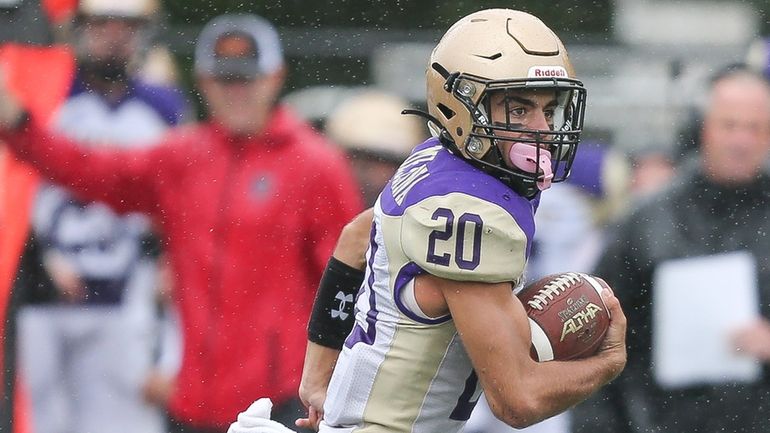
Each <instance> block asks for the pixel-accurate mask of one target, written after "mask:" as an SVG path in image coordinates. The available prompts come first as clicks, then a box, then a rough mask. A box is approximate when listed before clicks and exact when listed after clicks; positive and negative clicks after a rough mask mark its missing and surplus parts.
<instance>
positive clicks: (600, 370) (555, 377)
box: [487, 353, 625, 428]
mask: <svg viewBox="0 0 770 433" xmlns="http://www.w3.org/2000/svg"><path fill="white" fill-rule="evenodd" d="M624 359H625V358H624V356H622V355H621V354H619V353H618V354H613V353H604V354H602V355H600V356H594V357H591V358H587V359H582V360H576V361H551V362H543V363H536V365H535V366H534V367H533V368H532V369H531V370H529V371H530V374H527V375H524V376H522V377H521V378H520V380H519V382H518V383H515V384H510V386H509V387H508V390H509V393H508V395H501V393H497V395H495V394H496V393H494V392H492V393H487V394H488V396H487V398H488V400H489V403H490V407H491V408H492V411H493V413H495V415H496V416H497V417H498V418H500V419H501V420H502V421H504V422H506V423H508V424H509V425H511V426H513V427H516V428H523V427H526V426H529V425H532V424H535V423H537V422H540V421H542V420H544V419H546V418H550V417H552V416H554V415H556V414H559V413H561V412H563V411H565V410H567V409H569V408H570V407H572V406H574V405H576V404H577V403H580V402H581V401H583V400H585V399H586V398H588V397H589V396H590V395H591V394H593V393H594V392H596V391H597V390H598V389H599V388H601V387H602V386H604V385H606V384H607V383H609V382H610V381H612V379H614V378H615V377H616V376H617V375H618V374H619V372H620V371H621V370H622V369H623V365H624V364H625V363H624Z"/></svg>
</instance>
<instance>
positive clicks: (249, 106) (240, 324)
mask: <svg viewBox="0 0 770 433" xmlns="http://www.w3.org/2000/svg"><path fill="white" fill-rule="evenodd" d="M195 73H196V77H197V79H198V86H199V88H200V89H201V91H202V94H203V97H204V100H205V102H206V104H207V108H208V109H209V113H210V115H211V121H209V122H205V123H202V124H199V125H194V126H191V127H189V128H181V129H179V130H178V131H175V132H174V133H172V134H169V135H168V136H167V137H166V138H165V139H164V140H162V141H161V143H160V144H158V145H157V146H155V147H153V148H149V149H142V150H123V151H118V150H109V149H105V148H104V147H101V148H91V149H82V148H79V147H77V145H76V143H75V142H72V141H69V140H67V139H65V138H63V137H60V136H56V135H51V134H50V133H48V132H46V131H44V130H43V129H41V128H40V127H39V126H37V125H36V124H35V123H34V122H26V123H24V124H23V127H19V126H21V123H20V122H14V120H19V119H20V117H16V116H12V115H6V116H5V118H4V119H0V125H5V126H6V127H10V126H13V125H17V128H12V129H11V130H10V131H7V132H6V133H5V134H2V135H3V138H4V139H6V141H7V142H8V143H9V144H10V147H11V148H13V149H15V151H16V152H17V153H18V154H19V155H21V156H22V157H23V158H25V159H26V160H28V161H30V162H32V163H33V164H35V165H36V166H37V167H38V168H39V169H40V170H41V171H42V173H44V174H45V175H46V176H49V177H52V178H55V179H57V180H58V181H60V182H62V183H65V184H68V185H70V186H71V187H72V188H73V189H74V190H75V191H77V193H78V194H79V196H81V197H84V198H85V197H87V198H90V199H95V200H104V201H105V202H107V203H109V204H110V205H111V206H112V207H114V208H115V209H117V210H119V211H128V210H138V211H143V212H146V213H148V214H150V215H152V217H153V218H154V220H155V222H157V224H158V225H159V226H160V227H161V229H162V233H163V235H164V241H165V242H166V244H167V246H168V253H169V257H170V260H171V263H172V269H173V272H174V275H175V281H174V286H175V291H174V296H175V297H176V300H177V301H178V305H179V307H180V317H181V322H182V327H183V336H184V344H183V346H184V353H183V358H182V366H181V370H180V372H179V375H178V378H177V385H176V388H175V390H174V392H173V394H172V396H171V400H170V405H169V411H170V414H171V417H172V418H173V419H172V426H171V430H172V431H173V432H185V433H191V432H222V431H225V430H226V429H227V426H228V425H229V424H230V421H231V419H232V415H233V414H234V413H237V412H238V411H239V410H241V408H242V407H244V406H246V405H247V403H249V402H250V401H251V399H252V398H253V396H254V395H268V396H270V397H271V398H272V399H273V401H274V402H275V403H276V407H275V408H274V411H273V416H274V418H276V419H278V420H283V421H284V422H286V423H288V422H292V421H293V420H294V419H295V418H297V417H299V416H300V415H301V414H302V406H301V403H300V402H299V400H298V399H297V398H296V392H297V387H298V383H299V378H300V377H299V376H300V373H301V371H302V362H303V353H304V347H305V336H306V332H307V331H306V329H305V324H306V318H307V317H308V315H309V313H310V307H311V304H312V302H313V294H314V290H315V285H316V283H317V282H318V280H319V279H320V277H321V272H322V271H323V269H324V267H325V264H326V261H327V259H328V257H329V255H330V254H331V252H332V248H333V247H334V243H335V241H336V238H337V235H338V234H339V232H340V230H341V228H342V226H343V225H344V224H345V223H346V222H347V221H349V220H350V219H351V218H352V217H353V216H354V215H355V214H356V213H357V212H358V211H360V209H361V207H362V206H361V202H360V198H359V197H358V193H357V191H356V188H355V181H354V180H353V176H352V174H351V173H350V171H349V168H348V167H347V164H346V162H345V159H344V156H343V155H342V154H341V153H339V152H338V151H336V150H335V149H334V148H333V147H331V146H330V145H329V144H327V143H326V142H325V141H324V140H323V139H322V138H321V137H320V136H319V135H318V134H316V133H315V132H314V131H312V129H311V128H310V127H309V126H308V125H307V124H305V123H302V122H300V121H299V120H297V119H296V117H295V116H294V115H293V114H292V113H291V112H290V111H289V110H287V109H286V108H285V107H283V106H280V105H276V104H275V101H276V97H277V95H278V93H279V92H280V89H281V87H282V84H283V78H284V66H283V56H282V50H281V45H280V42H279V39H278V35H277V32H276V31H275V29H274V28H273V26H272V25H271V24H270V23H268V22H267V21H265V20H263V19H261V18H259V17H256V16H253V15H225V16H221V17H219V18H216V19H214V20H212V21H211V22H209V23H208V24H207V25H206V27H205V28H204V29H203V31H202V33H201V35H200V37H199V40H198V43H197V46H196V54H195ZM0 90H2V89H0ZM0 97H1V96H0ZM9 112H11V113H13V112H14V110H9ZM14 117H15V119H12V118H14ZM119 353H122V354H123V355H125V354H126V351H125V350H122V349H121V351H120V352H119ZM102 420H103V422H104V420H105V418H104V416H103V414H102ZM100 431H103V429H102V430H100ZM124 431H125V430H124Z"/></svg>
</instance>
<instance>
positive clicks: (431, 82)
mask: <svg viewBox="0 0 770 433" xmlns="http://www.w3.org/2000/svg"><path fill="white" fill-rule="evenodd" d="M538 89H539V90H545V91H548V92H554V94H555V95H556V101H557V102H556V105H555V106H554V107H553V111H552V112H551V111H549V116H550V118H549V121H548V125H547V127H546V128H538V129H532V128H527V127H526V125H523V124H521V123H515V122H513V121H511V119H510V116H509V115H508V114H507V113H509V109H508V106H507V105H506V107H505V112H506V119H505V120H506V121H505V122H500V121H495V122H493V121H492V119H491V118H490V117H491V110H492V107H491V106H490V100H491V95H493V94H495V93H496V92H504V94H506V95H509V94H510V95H516V94H519V93H521V92H527V91H533V90H538ZM501 99H503V101H508V100H509V97H507V96H506V97H504V98H501ZM427 103H428V112H429V114H430V116H431V118H432V121H433V122H434V123H438V126H439V128H438V129H440V131H438V130H436V129H435V128H434V132H438V133H439V134H440V135H441V137H442V142H444V143H445V144H447V145H448V146H449V148H450V149H451V150H453V151H455V152H456V153H459V154H461V155H462V157H464V158H466V159H468V160H469V161H470V162H471V163H472V164H474V165H475V166H477V167H479V168H481V169H483V170H485V171H486V172H488V173H490V174H492V175H494V176H496V177H497V178H499V179H500V180H502V181H503V182H505V183H506V184H508V185H509V186H511V187H512V188H514V190H516V191H517V192H519V193H520V194H522V195H523V196H525V197H532V196H534V195H535V194H536V193H537V192H538V190H540V189H544V188H543V186H542V185H543V183H544V177H545V176H547V177H548V182H547V183H548V184H550V182H551V181H553V182H559V181H563V180H565V179H566V178H567V176H568V175H569V172H570V168H571V166H572V161H573V160H574V157H575V151H576V150H577V145H578V141H579V137H580V132H581V129H582V127H583V116H584V111H585V103H586V90H585V88H584V87H583V84H582V83H581V82H580V81H578V80H576V79H575V78H574V71H573V69H572V64H571V63H570V61H569V58H568V57H567V51H566V50H565V48H564V45H563V44H562V43H561V41H560V40H559V38H558V37H557V36H556V35H555V34H554V33H553V32H552V31H551V30H550V29H549V28H548V27H547V26H546V25H545V24H543V22H542V21H540V20H539V19H538V18H536V17H534V16H532V15H530V14H528V13H525V12H520V11H514V10H509V9H488V10H483V11H479V12H476V13H473V14H470V15H468V16H466V17H464V18H462V19H461V20H460V21H458V22H457V23H455V24H454V25H453V26H452V27H451V28H450V29H449V30H448V31H447V32H446V34H444V36H443V37H442V39H441V41H440V42H439V43H438V45H437V46H436V48H435V49H434V50H433V52H432V54H431V57H430V64H429V65H428V70H427ZM505 103H506V104H507V102H505ZM434 126H435V125H434ZM512 136H516V138H511V137H512ZM504 141H509V142H512V141H515V142H516V143H519V145H521V144H522V143H523V144H524V145H530V146H531V148H530V149H529V150H527V152H526V155H527V156H526V157H525V158H527V159H528V160H530V162H532V164H524V165H518V166H513V167H512V166H509V165H508V164H506V163H505V160H504V158H503V155H502V152H501V149H500V146H499V145H501V144H502V143H503V142H504ZM530 146H525V147H530ZM533 148H534V149H533ZM535 149H536V150H535ZM544 153H547V154H548V157H549V158H546V159H543V158H541V154H544ZM533 158H534V160H532V159H533ZM542 161H548V162H547V163H546V164H547V165H548V167H547V168H546V169H544V168H545V167H543V162H542Z"/></svg>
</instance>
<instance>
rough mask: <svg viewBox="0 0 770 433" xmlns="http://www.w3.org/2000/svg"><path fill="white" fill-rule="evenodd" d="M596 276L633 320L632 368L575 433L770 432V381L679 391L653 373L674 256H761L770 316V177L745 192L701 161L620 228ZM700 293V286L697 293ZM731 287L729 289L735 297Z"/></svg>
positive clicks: (579, 413)
mask: <svg viewBox="0 0 770 433" xmlns="http://www.w3.org/2000/svg"><path fill="white" fill-rule="evenodd" d="M610 239H611V241H610V243H609V245H608V247H607V250H606V251H605V253H604V255H603V257H602V258H601V260H600V262H599V265H598V266H597V269H596V274H597V275H599V276H601V277H603V278H605V279H606V280H607V282H608V283H609V284H610V285H611V286H612V287H613V288H614V290H615V293H616V294H617V296H618V298H619V299H620V301H621V304H622V306H623V309H624V311H625V313H626V316H627V318H628V334H627V342H628V364H627V367H626V369H625V371H624V372H623V374H622V375H621V376H620V377H619V378H618V379H617V380H616V381H615V382H613V383H612V384H611V385H610V386H608V387H606V388H604V389H603V390H601V391H600V392H599V393H598V394H597V395H595V396H594V397H592V398H591V399H589V400H588V401H587V402H585V403H583V404H581V405H580V406H578V407H577V408H576V410H575V416H574V418H573V419H574V426H575V428H574V430H575V431H576V432H594V433H597V432H615V433H617V432H677V433H678V432H712V431H713V432H717V431H718V432H728V433H729V432H743V431H746V432H759V431H768V429H770V382H768V381H767V379H766V378H767V377H768V375H767V374H765V375H764V376H765V377H764V378H763V379H762V380H761V381H760V383H759V384H757V385H738V384H731V385H724V386H721V385H720V386H701V387H693V388H689V389H683V390H678V391H676V392H670V391H664V390H662V389H660V388H659V387H657V386H656V384H655V380H654V378H653V376H652V374H651V369H650V359H651V350H650V347H651V343H652V329H651V327H652V324H651V320H650V319H651V313H652V310H651V308H650V306H651V303H652V302H654V299H652V293H651V284H652V276H653V273H654V271H655V268H656V266H658V265H659V264H660V263H662V262H663V261H665V260H669V259H675V258H684V257H694V256H703V255H710V254H716V253H724V252H731V251H750V252H751V253H753V255H754V256H755V258H756V260H757V270H758V275H757V276H758V287H759V290H760V295H759V296H760V301H761V312H762V314H763V315H764V316H765V317H767V318H770V176H768V175H767V174H763V175H761V176H759V177H758V178H757V179H756V181H755V182H753V183H752V184H751V185H748V186H744V187H740V188H736V187H724V186H719V185H716V184H714V183H712V182H710V181H709V180H707V179H706V178H705V177H704V175H703V174H702V172H701V170H700V166H699V164H698V163H697V162H696V161H691V163H689V164H686V165H685V166H684V167H683V168H682V169H680V174H679V175H678V176H677V177H676V179H675V180H674V182H672V184H671V185H670V186H669V187H668V188H667V189H666V190H665V191H663V192H662V193H660V194H658V195H657V196H655V197H652V198H650V199H649V200H648V201H646V202H645V203H643V204H641V205H640V206H639V207H638V208H637V209H636V210H635V211H634V212H632V213H631V214H630V215H629V217H628V218H626V219H625V220H624V221H623V222H622V223H621V224H620V225H619V227H618V228H617V232H616V233H615V234H614V236H611V237H610ZM693 289H694V290H695V289H697V288H696V287H694V288H693ZM728 290H729V287H725V291H726V294H727V291H728Z"/></svg>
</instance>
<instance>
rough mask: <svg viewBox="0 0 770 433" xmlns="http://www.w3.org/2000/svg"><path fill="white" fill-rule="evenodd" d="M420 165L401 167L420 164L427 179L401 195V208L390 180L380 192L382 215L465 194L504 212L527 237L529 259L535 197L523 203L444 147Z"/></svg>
mask: <svg viewBox="0 0 770 433" xmlns="http://www.w3.org/2000/svg"><path fill="white" fill-rule="evenodd" d="M433 146H440V143H439V140H438V139H437V138H431V139H428V140H427V141H425V142H424V143H422V144H420V145H418V146H417V147H415V149H414V150H413V152H412V155H415V154H416V153H418V152H420V151H422V150H425V149H428V148H430V147H433ZM420 161H422V162H417V163H415V162H412V161H410V159H409V158H407V160H406V161H405V163H404V165H403V166H402V167H414V166H415V165H417V164H424V165H425V167H426V168H427V175H425V176H424V177H423V176H421V177H420V179H421V180H419V181H417V182H416V183H414V185H413V186H412V187H411V189H410V190H409V191H408V192H407V193H406V194H405V196H404V200H403V202H402V203H401V204H399V203H397V202H396V199H395V198H394V193H393V190H392V189H391V186H392V180H391V182H389V183H388V185H387V186H386V187H385V189H384V190H383V192H382V194H381V195H380V206H381V207H382V210H383V212H384V213H385V214H386V215H390V216H401V215H403V214H404V211H405V210H406V209H407V208H408V207H410V206H412V205H414V204H416V203H419V202H421V201H422V200H424V199H426V198H428V197H433V196H443V195H448V194H451V193H463V194H467V195H470V196H473V197H477V198H480V199H482V200H485V201H487V202H490V203H494V204H496V205H498V206H500V207H502V208H503V209H505V210H506V211H507V212H508V213H509V214H510V215H511V216H512V217H513V219H514V220H516V222H517V224H518V225H519V227H521V229H522V230H523V231H524V234H525V235H526V236H527V256H529V253H530V251H531V248H532V237H533V236H534V234H535V218H534V216H535V211H536V210H537V205H538V203H539V201H540V195H539V194H538V195H537V196H535V198H533V199H532V200H527V199H526V198H524V197H522V196H520V195H518V194H516V193H515V192H514V191H513V190H511V189H510V188H509V187H508V186H506V185H505V184H504V183H502V182H500V181H499V180H498V179H496V178H494V177H492V176H490V175H488V174H486V173H484V172H483V171H481V170H479V169H478V168H476V167H474V166H472V165H470V164H469V163H467V162H466V161H465V160H463V159H462V158H459V157H457V156H455V155H453V154H452V153H451V152H449V151H448V150H447V149H446V148H444V147H442V148H441V150H440V151H439V152H438V153H437V154H436V155H435V157H434V158H432V159H430V160H428V161H427V162H426V161H425V160H424V159H421V160H420Z"/></svg>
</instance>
